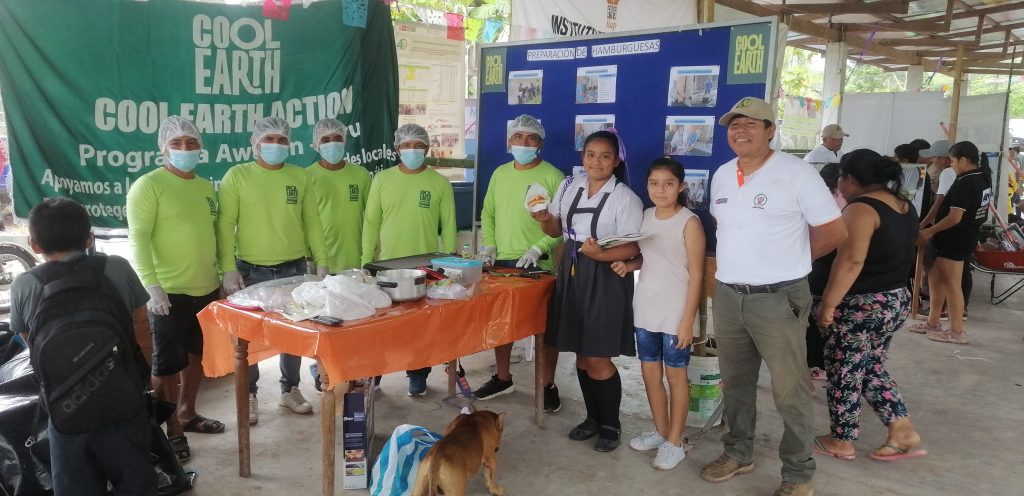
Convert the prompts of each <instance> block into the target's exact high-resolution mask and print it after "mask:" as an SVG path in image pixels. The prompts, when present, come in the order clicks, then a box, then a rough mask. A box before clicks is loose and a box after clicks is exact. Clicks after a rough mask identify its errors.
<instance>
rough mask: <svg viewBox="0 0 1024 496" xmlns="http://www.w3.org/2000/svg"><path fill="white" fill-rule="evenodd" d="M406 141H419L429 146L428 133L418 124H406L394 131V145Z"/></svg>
mask: <svg viewBox="0 0 1024 496" xmlns="http://www.w3.org/2000/svg"><path fill="white" fill-rule="evenodd" d="M406 141H419V142H421V143H423V144H424V145H427V146H430V135H429V134H427V130H426V129H423V126H421V125H419V124H406V125H404V126H402V127H400V128H398V130H397V131H395V146H398V145H401V144H402V143H405V142H406Z"/></svg>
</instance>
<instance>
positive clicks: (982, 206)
mask: <svg viewBox="0 0 1024 496" xmlns="http://www.w3.org/2000/svg"><path fill="white" fill-rule="evenodd" d="M991 202H992V187H991V186H990V185H989V184H988V178H986V177H985V173H984V172H983V171H982V170H981V169H973V170H969V171H967V172H963V173H961V174H958V175H957V176H956V180H954V181H953V185H952V186H950V187H949V191H947V192H946V196H945V198H944V199H943V201H942V204H941V205H939V211H938V214H937V215H936V216H935V222H936V223H938V222H940V221H942V219H945V218H946V216H948V215H949V211H950V210H951V209H953V208H958V209H960V210H963V211H964V215H963V217H962V218H961V219H960V222H959V223H958V224H957V225H955V226H953V227H951V228H949V229H946V230H944V231H940V232H938V233H935V243H936V244H942V245H947V246H956V247H961V248H963V249H964V250H967V251H970V250H973V249H974V246H975V245H976V244H977V243H978V231H979V229H980V228H981V225H982V224H983V223H984V222H985V219H987V218H988V205H989V203H991Z"/></svg>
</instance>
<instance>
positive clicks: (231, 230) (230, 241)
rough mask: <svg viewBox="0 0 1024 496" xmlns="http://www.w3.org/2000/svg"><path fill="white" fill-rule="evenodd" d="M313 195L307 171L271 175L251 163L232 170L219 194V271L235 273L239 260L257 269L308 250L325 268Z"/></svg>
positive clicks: (291, 168) (287, 168) (286, 169)
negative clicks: (236, 262) (233, 271)
mask: <svg viewBox="0 0 1024 496" xmlns="http://www.w3.org/2000/svg"><path fill="white" fill-rule="evenodd" d="M309 193H310V190H309V187H308V184H307V179H306V173H305V171H304V170H303V169H302V168H301V167H298V166H295V165H292V164H284V166H283V167H281V168H280V169H277V170H271V169H265V168H263V167H260V165H259V164H257V163H256V162H247V163H244V164H238V165H236V166H234V167H232V168H231V169H230V170H228V172H227V174H225V175H224V179H223V180H222V181H221V183H220V190H219V191H218V196H219V200H220V213H219V215H218V217H217V258H218V261H219V262H220V269H221V271H223V272H229V271H232V270H236V268H235V257H236V256H237V257H238V258H240V259H242V260H245V261H246V262H249V263H251V264H256V265H277V264H279V263H282V262H287V261H289V260H296V259H299V258H303V257H305V256H306V250H307V246H308V249H309V251H310V253H312V254H313V259H314V261H316V263H317V265H321V264H324V263H326V259H327V257H326V255H325V253H326V250H325V249H324V232H323V228H322V227H321V226H320V216H319V215H318V213H317V209H316V199H315V198H314V195H312V194H309Z"/></svg>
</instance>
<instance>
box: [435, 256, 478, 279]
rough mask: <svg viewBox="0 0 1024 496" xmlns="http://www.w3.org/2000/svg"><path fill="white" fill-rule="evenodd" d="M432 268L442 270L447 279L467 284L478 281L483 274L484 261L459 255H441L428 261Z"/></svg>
mask: <svg viewBox="0 0 1024 496" xmlns="http://www.w3.org/2000/svg"><path fill="white" fill-rule="evenodd" d="M430 263H431V265H433V266H434V270H437V271H443V272H444V275H446V276H448V278H449V279H451V280H453V281H455V282H457V283H459V284H461V285H463V286H469V285H470V284H476V283H478V282H480V279H482V278H483V274H484V263H483V262H481V261H480V260H473V259H469V258H460V257H442V258H435V259H433V260H431V261H430Z"/></svg>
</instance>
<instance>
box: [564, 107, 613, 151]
mask: <svg viewBox="0 0 1024 496" xmlns="http://www.w3.org/2000/svg"><path fill="white" fill-rule="evenodd" d="M610 127H615V115H614V114H601V115H577V116H576V130H575V133H574V139H575V141H576V151H578V152H581V151H583V142H584V141H586V140H587V136H590V135H591V134H593V133H595V132H597V131H601V130H603V129H608V128H610Z"/></svg>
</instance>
